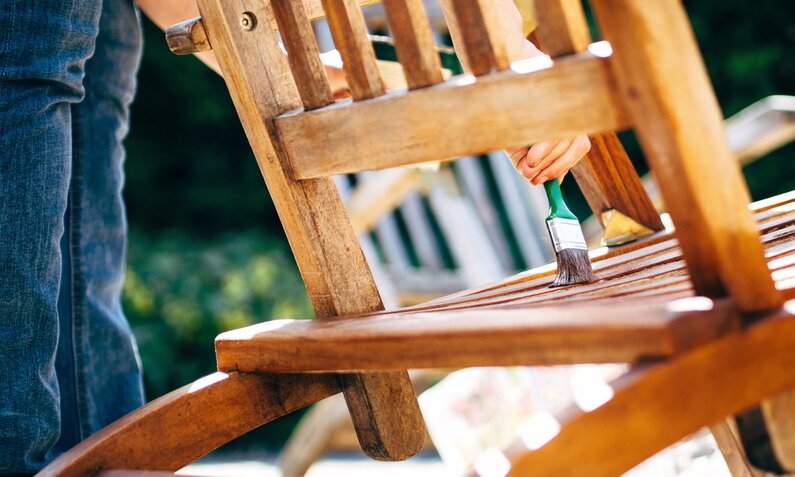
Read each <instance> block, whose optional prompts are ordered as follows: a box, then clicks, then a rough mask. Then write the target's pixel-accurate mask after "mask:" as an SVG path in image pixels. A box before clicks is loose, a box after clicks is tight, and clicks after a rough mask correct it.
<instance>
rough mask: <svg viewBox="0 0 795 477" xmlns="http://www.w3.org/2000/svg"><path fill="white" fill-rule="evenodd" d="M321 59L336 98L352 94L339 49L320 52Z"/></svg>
mask: <svg viewBox="0 0 795 477" xmlns="http://www.w3.org/2000/svg"><path fill="white" fill-rule="evenodd" d="M320 61H321V62H322V63H323V69H324V70H325V71H326V77H327V78H328V84H329V86H330V87H331V93H332V94H333V95H334V99H340V98H345V97H348V96H350V95H351V90H350V88H349V87H348V81H347V80H346V79H345V71H343V69H342V57H341V56H340V53H339V51H337V50H331V51H327V52H325V53H321V54H320Z"/></svg>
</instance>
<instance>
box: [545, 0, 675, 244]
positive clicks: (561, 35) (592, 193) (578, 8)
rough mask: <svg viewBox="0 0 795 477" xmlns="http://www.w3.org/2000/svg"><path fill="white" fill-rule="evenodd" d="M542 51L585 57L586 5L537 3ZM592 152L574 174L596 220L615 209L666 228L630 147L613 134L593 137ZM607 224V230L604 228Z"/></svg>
mask: <svg viewBox="0 0 795 477" xmlns="http://www.w3.org/2000/svg"><path fill="white" fill-rule="evenodd" d="M535 7H536V8H535V11H536V12H537V15H538V28H537V29H536V32H535V35H536V38H537V39H538V40H539V42H540V45H539V46H540V47H541V49H542V50H543V51H544V52H545V53H547V54H549V55H550V56H552V57H553V58H555V57H560V56H563V55H571V54H574V53H579V52H582V51H585V50H586V49H587V48H588V45H589V44H590V43H591V34H590V31H589V29H588V22H587V21H586V19H585V12H584V11H583V7H582V1H581V0H535ZM590 140H591V150H590V151H589V152H588V154H587V155H586V156H585V158H584V160H582V161H580V162H579V163H577V165H575V166H574V167H573V168H572V171H571V172H572V174H573V175H574V178H575V179H576V180H577V184H578V185H579V186H580V189H581V190H582V192H583V195H584V196H585V199H586V200H587V202H588V205H589V206H590V207H591V210H592V211H593V213H594V216H595V217H596V219H597V220H598V221H599V222H600V223H601V222H602V212H604V211H605V210H609V209H614V210H618V211H620V212H622V213H623V214H624V215H626V216H628V217H630V218H632V219H633V220H635V221H636V222H638V223H640V224H642V225H645V226H646V227H648V228H649V229H651V230H653V231H659V230H662V229H663V228H664V227H663V223H662V221H661V220H660V215H659V214H658V213H657V210H656V209H655V207H654V203H652V201H651V199H650V198H649V196H648V194H647V193H646V190H645V189H644V188H643V183H642V182H641V180H640V177H638V173H637V171H636V170H635V168H634V166H633V165H632V162H631V161H630V159H629V157H628V156H627V153H626V151H625V150H624V147H623V146H622V145H621V142H620V141H619V140H618V137H616V134H615V133H613V132H607V133H602V134H596V135H592V136H590ZM604 225H605V224H604V223H602V226H603V227H604Z"/></svg>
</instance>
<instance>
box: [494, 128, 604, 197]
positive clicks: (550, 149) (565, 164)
mask: <svg viewBox="0 0 795 477" xmlns="http://www.w3.org/2000/svg"><path fill="white" fill-rule="evenodd" d="M590 150H591V141H590V140H589V139H588V136H586V135H584V134H583V135H581V136H577V137H574V138H570V139H558V140H554V141H546V142H539V143H538V144H535V145H533V146H532V147H530V148H527V147H517V148H510V149H506V150H505V152H506V153H507V154H508V158H509V159H510V160H511V162H512V163H513V166H514V167H515V168H516V170H517V171H518V172H519V173H520V174H522V175H523V176H524V177H525V178H527V179H528V180H529V181H530V182H531V183H532V184H533V185H539V184H543V183H544V182H546V181H548V180H551V179H555V178H557V179H558V180H559V181H561V182H562V181H563V178H564V177H566V173H567V172H569V169H571V168H572V167H573V166H574V165H575V164H576V163H577V161H579V160H580V159H582V158H583V156H585V154H587V153H588V151H590Z"/></svg>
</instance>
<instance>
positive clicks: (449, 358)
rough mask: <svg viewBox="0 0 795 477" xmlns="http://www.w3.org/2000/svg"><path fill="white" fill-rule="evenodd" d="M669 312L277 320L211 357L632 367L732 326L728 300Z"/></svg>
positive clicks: (246, 331)
mask: <svg viewBox="0 0 795 477" xmlns="http://www.w3.org/2000/svg"><path fill="white" fill-rule="evenodd" d="M668 306H669V304H668V303H666V301H665V300H664V301H662V302H660V301H659V300H658V301H657V302H656V303H649V302H648V301H647V302H646V303H632V304H618V303H613V304H609V305H587V304H586V305H581V306H557V307H536V308H532V309H526V308H515V307H513V308H512V307H503V308H492V309H484V310H474V311H468V310H461V311H451V312H429V313H420V314H410V313H405V314H401V315H391V316H387V315H377V314H376V315H371V316H368V317H356V318H351V319H344V320H339V321H334V322H324V323H311V322H306V321H303V320H278V321H272V322H266V323H262V324H259V325H254V326H251V327H247V328H243V329H240V330H235V331H230V332H227V333H223V334H221V335H220V336H219V337H218V338H217V339H216V353H217V357H218V365H219V369H240V370H245V371H265V370H270V371H296V370H301V371H329V370H341V371H346V370H362V369H396V368H434V367H438V368H447V367H466V366H513V365H534V364H539V365H543V364H569V363H596V362H608V363H610V362H633V361H635V360H638V359H641V358H649V357H661V356H669V355H671V354H674V353H677V352H680V351H682V350H684V349H688V348H690V347H692V346H695V345H698V344H702V343H704V342H706V341H709V340H711V339H714V338H715V337H717V336H719V335H721V334H722V333H725V332H726V331H728V330H730V329H732V328H733V327H734V326H736V325H737V324H738V322H737V321H735V318H736V316H735V314H734V313H733V312H732V308H731V306H730V305H729V304H728V303H724V302H714V303H713V302H711V301H709V300H706V299H698V300H695V301H693V302H692V303H691V304H690V305H689V304H688V302H682V303H681V304H680V305H678V306H680V307H682V308H680V309H681V310H683V311H681V312H674V311H670V310H673V309H674V308H671V309H670V310H669V308H668ZM672 306H673V305H672ZM689 306H692V308H688V307H689ZM707 308H709V311H707V310H706V309H707Z"/></svg>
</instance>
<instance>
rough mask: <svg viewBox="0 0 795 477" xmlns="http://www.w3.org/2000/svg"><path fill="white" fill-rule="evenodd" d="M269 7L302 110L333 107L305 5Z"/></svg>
mask: <svg viewBox="0 0 795 477" xmlns="http://www.w3.org/2000/svg"><path fill="white" fill-rule="evenodd" d="M271 5H272V6H273V13H274V15H275V17H276V23H277V24H278V26H279V32H280V33H281V37H282V42H283V44H284V48H285V49H286V50H287V59H288V61H289V62H290V69H291V70H292V73H293V79H294V80H295V84H296V86H297V87H298V93H299V94H300V95H301V101H302V102H303V104H304V108H305V109H307V110H310V109H317V108H320V107H323V106H326V105H328V104H331V103H333V102H334V95H333V94H332V93H331V87H330V86H329V83H328V78H326V73H325V72H324V71H323V63H322V62H321V61H320V52H319V51H318V48H317V41H316V40H315V35H314V33H313V32H312V25H311V24H310V23H309V18H308V17H307V15H306V10H305V9H304V3H303V2H300V1H299V2H295V1H290V0H276V1H273V2H271Z"/></svg>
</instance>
